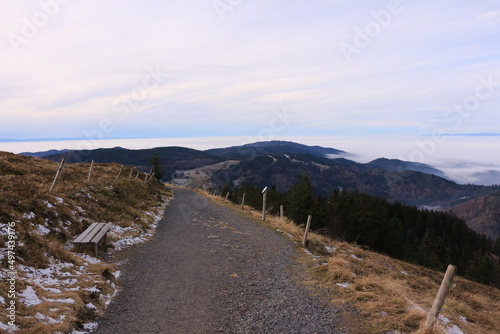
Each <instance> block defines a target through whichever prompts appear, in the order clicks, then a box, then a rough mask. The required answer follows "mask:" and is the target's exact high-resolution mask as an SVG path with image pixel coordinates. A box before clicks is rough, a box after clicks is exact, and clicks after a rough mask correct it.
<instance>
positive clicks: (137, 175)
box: [135, 170, 139, 180]
mask: <svg viewBox="0 0 500 334" xmlns="http://www.w3.org/2000/svg"><path fill="white" fill-rule="evenodd" d="M138 177H139V170H137V174H135V179H136V180H137V178H138Z"/></svg>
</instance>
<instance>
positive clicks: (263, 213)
mask: <svg viewBox="0 0 500 334" xmlns="http://www.w3.org/2000/svg"><path fill="white" fill-rule="evenodd" d="M266 202H267V187H265V188H264V190H262V220H263V221H266V211H267V208H266V204H267V203H266Z"/></svg>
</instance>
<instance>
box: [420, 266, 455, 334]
mask: <svg viewBox="0 0 500 334" xmlns="http://www.w3.org/2000/svg"><path fill="white" fill-rule="evenodd" d="M456 271H457V267H455V266H454V265H451V264H450V265H449V266H448V269H446V274H445V275H444V278H443V281H442V282H441V286H440V287H439V291H438V294H437V296H436V299H435V300H434V304H432V308H431V310H430V311H429V314H428V315H427V320H426V321H425V327H426V328H431V327H432V326H433V325H434V323H435V322H436V320H437V318H438V317H439V313H440V312H441V309H442V308H443V304H444V301H445V299H446V296H447V295H448V292H449V291H450V288H451V283H452V281H453V278H454V277H455V273H456Z"/></svg>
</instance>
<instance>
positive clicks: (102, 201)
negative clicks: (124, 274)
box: [0, 152, 170, 333]
mask: <svg viewBox="0 0 500 334" xmlns="http://www.w3.org/2000/svg"><path fill="white" fill-rule="evenodd" d="M57 169H58V164H56V163H53V162H50V161H45V160H40V159H37V158H30V157H25V156H21V155H14V154H10V153H5V152H0V245H1V247H4V248H1V249H0V261H1V271H0V277H1V281H0V307H2V308H6V307H7V305H11V302H14V303H15V307H16V310H15V311H16V313H15V314H11V313H9V314H7V313H4V312H2V313H0V331H4V330H16V331H15V332H16V333H53V332H57V331H59V332H64V333H67V332H69V331H71V329H74V328H78V329H84V328H90V327H91V325H89V324H88V323H91V322H92V321H93V319H94V318H95V317H96V316H97V315H99V314H102V312H103V310H104V308H105V307H106V305H107V303H109V300H110V299H111V298H112V296H113V295H114V294H115V293H116V289H117V287H118V281H117V278H118V276H119V271H117V267H116V266H115V265H113V264H111V263H108V262H106V261H103V260H101V259H99V258H95V257H94V254H93V252H92V247H86V246H78V247H73V245H72V240H74V238H75V237H76V236H77V235H78V234H80V233H81V232H83V231H84V230H85V229H86V228H87V227H88V226H89V225H90V224H91V223H93V222H112V223H113V228H112V230H111V231H110V233H108V239H109V245H108V247H111V248H110V251H112V250H113V249H114V250H119V249H121V248H122V247H125V246H127V245H129V244H134V243H138V242H142V241H145V240H148V239H149V238H151V236H152V233H153V232H154V228H155V226H156V224H157V222H158V220H159V217H160V215H161V214H162V212H163V209H162V208H163V207H164V205H165V203H166V199H167V197H168V196H170V195H169V194H170V192H169V190H168V189H167V188H165V187H164V185H163V184H162V183H160V182H157V181H151V182H146V183H144V182H143V180H144V178H143V177H141V178H140V180H135V179H134V178H132V179H131V180H128V177H125V176H122V177H121V178H120V179H119V180H118V181H116V176H117V175H118V173H119V171H120V169H121V167H120V166H119V165H116V164H96V165H95V167H94V171H93V178H92V180H91V182H90V183H88V182H87V177H88V172H89V164H75V165H73V164H67V165H66V166H65V167H64V169H63V172H62V179H61V180H60V182H59V184H58V185H57V187H56V189H55V191H54V192H53V193H51V194H49V193H48V191H49V189H50V186H51V184H52V180H53V179H54V176H55V173H56V171H57ZM123 175H125V173H124V174H123ZM127 175H128V174H127ZM104 255H105V253H103V252H102V248H101V253H100V257H103V256H104Z"/></svg>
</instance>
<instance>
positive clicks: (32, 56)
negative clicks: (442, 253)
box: [0, 0, 500, 161]
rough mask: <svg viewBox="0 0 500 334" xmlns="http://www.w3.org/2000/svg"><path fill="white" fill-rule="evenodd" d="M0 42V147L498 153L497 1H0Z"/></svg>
mask: <svg viewBox="0 0 500 334" xmlns="http://www.w3.org/2000/svg"><path fill="white" fill-rule="evenodd" d="M0 35H1V37H2V38H1V39H0V50H1V51H0V141H2V142H11V141H15V140H31V139H45V140H49V139H50V140H53V139H69V138H78V139H80V142H83V143H82V144H81V147H80V148H92V147H91V146H98V145H99V144H100V143H101V140H103V139H111V138H189V137H203V138H206V137H209V138H210V137H235V136H237V137H246V138H255V139H257V140H267V139H273V138H277V137H280V138H281V137H283V138H292V139H293V138H295V137H300V136H350V137H351V138H352V137H353V136H354V137H356V136H360V137H364V138H366V137H370V136H385V137H386V136H394V137H395V138H396V137H397V136H401V135H405V136H411V137H414V138H415V139H414V140H413V142H414V145H413V146H416V145H417V144H415V143H416V142H417V141H419V140H420V141H425V140H431V141H432V142H431V143H432V145H439V144H440V143H441V142H442V141H444V140H445V139H444V138H445V137H446V136H447V135H450V134H452V135H454V136H452V137H449V138H448V139H447V140H449V141H453V140H454V139H453V138H455V137H457V135H460V136H466V137H467V138H468V137H477V138H488V139H489V140H490V141H491V140H492V138H493V140H496V139H498V142H499V143H500V136H497V135H498V134H499V133H500V113H499V112H498V110H499V109H500V108H499V107H500V43H499V42H498V41H500V3H499V2H498V1H497V0H491V1H490V0H478V1H462V0H432V1H431V0H419V1H416V0H413V1H410V0H406V1H405V0H401V1H398V0H391V1H378V0H370V1H368V0H360V1H341V0H329V1H326V0H325V1H323V0H308V1H301V0H297V1H293V2H292V1H284V0H253V1H250V0H183V1H172V0H169V1H168V0H163V1H159V0H150V1H138V0H121V1H107V2H102V1H95V0H86V1H82V0H39V1H7V0H0ZM419 138H420V139H419ZM422 138H424V139H422ZM339 148H340V149H342V147H339ZM415 150H417V151H418V150H420V151H421V153H415V154H413V156H412V151H409V152H408V158H413V160H416V161H419V160H422V156H423V155H426V156H428V155H429V152H430V144H429V143H428V144H427V147H426V146H425V145H422V147H421V148H419V146H418V145H417V146H416V148H415Z"/></svg>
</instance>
